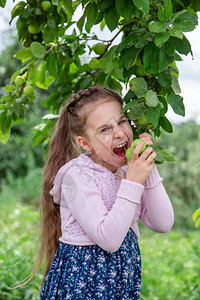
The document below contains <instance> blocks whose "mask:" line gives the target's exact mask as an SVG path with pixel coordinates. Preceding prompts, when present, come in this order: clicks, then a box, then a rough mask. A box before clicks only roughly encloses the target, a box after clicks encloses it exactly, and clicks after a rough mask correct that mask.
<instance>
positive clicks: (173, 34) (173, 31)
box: [168, 27, 183, 39]
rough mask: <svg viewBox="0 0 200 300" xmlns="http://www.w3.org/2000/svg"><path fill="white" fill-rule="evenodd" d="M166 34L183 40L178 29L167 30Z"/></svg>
mask: <svg viewBox="0 0 200 300" xmlns="http://www.w3.org/2000/svg"><path fill="white" fill-rule="evenodd" d="M168 33H169V34H170V35H171V36H174V37H177V38H178V39H182V38H183V33H182V31H181V30H180V29H179V28H176V27H173V28H169V30H168Z"/></svg>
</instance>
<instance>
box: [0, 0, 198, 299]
mask: <svg viewBox="0 0 200 300" xmlns="http://www.w3.org/2000/svg"><path fill="white" fill-rule="evenodd" d="M13 5H14V4H13V3H12V2H9V3H8V4H7V6H6V8H4V9H2V8H0V96H1V93H2V89H1V88H2V87H3V86H5V85H6V84H8V83H9V78H10V76H11V75H12V74H13V72H14V71H15V70H17V69H19V67H20V65H21V64H20V61H19V60H17V59H15V58H14V54H15V53H16V52H17V50H18V49H20V48H21V44H20V43H19V42H18V41H17V39H16V31H15V23H14V21H13V23H12V24H11V26H9V20H10V13H11V9H12V7H13ZM199 17H200V16H199ZM186 36H187V38H188V39H189V41H190V43H191V46H192V50H193V57H192V56H191V55H188V56H187V57H185V56H184V57H183V61H181V62H177V66H178V69H179V83H180V86H181V90H182V93H181V95H182V96H183V98H184V103H185V108H186V116H185V117H181V116H177V115H176V114H175V113H174V112H173V111H171V110H169V112H168V118H169V119H170V120H171V121H172V122H173V127H174V133H173V134H170V135H168V134H167V133H164V132H163V134H162V135H161V138H159V139H157V140H156V143H157V144H160V145H161V146H163V148H167V149H169V150H170V151H172V153H173V154H174V155H175V157H176V162H175V163H166V162H165V163H164V164H162V165H159V166H158V168H159V171H160V174H161V176H162V177H163V178H164V181H163V183H164V185H165V187H166V189H167V192H168V194H169V197H170V199H171V201H172V204H173V207H174V211H175V224H174V227H173V230H172V231H171V232H170V233H167V234H164V235H162V234H156V233H153V232H150V230H147V229H146V228H144V227H143V225H142V224H141V237H140V248H141V253H142V259H143V283H142V294H141V299H146V300H147V299H148V300H149V299H151V300H157V299H159V300H160V299H162V300H163V299H170V300H171V299H172V300H173V299H181V300H183V299H187V300H188V299H195V300H198V299H200V264H199V253H200V235H199V230H200V227H199V228H195V226H194V221H193V219H192V215H193V213H194V211H195V210H196V209H198V208H199V207H200V151H199V148H200V139H199V138H200V134H199V132H200V50H199V48H200V26H197V28H196V29H195V30H194V31H193V32H190V33H187V34H186ZM42 97H43V94H42V93H41V95H40V99H41V98H42ZM34 102H35V103H34V104H33V105H32V107H31V109H30V111H29V113H28V117H27V118H26V121H25V122H24V123H23V124H17V125H14V126H13V128H12V135H11V137H10V139H9V141H8V143H7V144H6V145H5V144H1V143H0V265H1V266H0V299H12V300H14V299H38V294H39V290H40V284H41V278H42V275H41V274H42V268H41V272H40V273H38V274H37V275H36V276H35V277H34V279H32V280H31V281H30V282H29V283H28V284H27V285H26V286H25V287H23V288H21V289H12V286H13V285H15V284H17V283H19V282H20V281H22V280H23V279H24V278H25V277H26V276H27V275H28V274H29V273H30V272H31V270H32V267H33V264H34V259H35V256H36V254H37V248H38V239H39V198H40V191H41V181H42V173H43V166H44V146H43V145H41V146H37V147H36V146H34V145H33V144H32V138H33V135H34V131H33V129H32V128H33V127H34V126H36V125H37V124H39V123H40V118H41V116H42V115H44V111H42V110H44V109H45V108H42V107H39V105H38V103H37V101H34Z"/></svg>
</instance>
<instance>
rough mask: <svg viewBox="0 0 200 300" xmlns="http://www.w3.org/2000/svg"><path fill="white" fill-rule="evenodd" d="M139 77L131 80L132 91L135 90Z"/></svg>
mask: <svg viewBox="0 0 200 300" xmlns="http://www.w3.org/2000/svg"><path fill="white" fill-rule="evenodd" d="M138 79H139V78H138V77H134V78H132V79H131V81H130V82H129V85H130V89H131V91H133V92H135V86H136V83H137V81H138Z"/></svg>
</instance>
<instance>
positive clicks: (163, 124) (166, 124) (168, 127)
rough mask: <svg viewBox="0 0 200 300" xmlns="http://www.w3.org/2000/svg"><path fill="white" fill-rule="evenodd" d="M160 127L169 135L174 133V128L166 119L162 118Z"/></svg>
mask: <svg viewBox="0 0 200 300" xmlns="http://www.w3.org/2000/svg"><path fill="white" fill-rule="evenodd" d="M159 122H160V126H161V127H162V128H163V129H164V130H165V131H166V132H168V133H172V132H173V127H172V124H171V122H170V121H169V120H168V119H167V118H166V117H160V120H159Z"/></svg>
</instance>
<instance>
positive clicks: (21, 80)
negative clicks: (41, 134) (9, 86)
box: [15, 76, 25, 86]
mask: <svg viewBox="0 0 200 300" xmlns="http://www.w3.org/2000/svg"><path fill="white" fill-rule="evenodd" d="M24 82H25V80H24V78H22V77H21V76H17V77H16V78H15V84H16V86H22V85H23V84H24Z"/></svg>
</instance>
